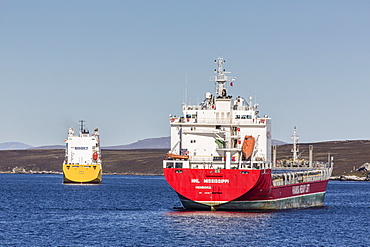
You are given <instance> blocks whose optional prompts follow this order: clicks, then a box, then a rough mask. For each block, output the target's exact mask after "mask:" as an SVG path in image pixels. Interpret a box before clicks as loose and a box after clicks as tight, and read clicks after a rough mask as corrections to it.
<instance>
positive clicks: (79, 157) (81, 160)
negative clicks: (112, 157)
mask: <svg viewBox="0 0 370 247" xmlns="http://www.w3.org/2000/svg"><path fill="white" fill-rule="evenodd" d="M80 122H81V126H80V131H79V134H78V135H74V130H73V128H69V129H68V138H67V140H65V143H66V158H65V164H69V165H94V164H100V163H101V158H100V157H101V155H100V140H99V131H98V129H95V130H94V134H92V135H90V133H89V131H88V130H86V129H85V128H84V126H83V122H84V121H80Z"/></svg>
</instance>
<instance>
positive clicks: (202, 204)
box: [164, 168, 328, 210]
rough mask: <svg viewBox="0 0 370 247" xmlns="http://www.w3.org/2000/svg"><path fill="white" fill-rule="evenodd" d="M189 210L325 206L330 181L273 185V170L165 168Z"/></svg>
mask: <svg viewBox="0 0 370 247" xmlns="http://www.w3.org/2000/svg"><path fill="white" fill-rule="evenodd" d="M164 176H165V178H166V180H167V182H168V183H169V185H170V186H171V187H172V188H173V189H174V190H175V191H176V192H177V193H178V195H179V197H180V199H181V202H182V203H183V205H184V207H186V208H188V209H217V210H222V209H225V210H249V209H250V210H258V209H270V210H275V209H288V208H300V207H312V206H322V205H323V200H324V194H325V191H326V185H327V183H328V180H320V181H314V182H306V183H297V184H289V185H284V186H275V187H274V186H273V183H272V176H271V169H265V170H257V169H251V170H238V169H220V170H218V171H217V170H215V169H184V168H183V169H173V168H164Z"/></svg>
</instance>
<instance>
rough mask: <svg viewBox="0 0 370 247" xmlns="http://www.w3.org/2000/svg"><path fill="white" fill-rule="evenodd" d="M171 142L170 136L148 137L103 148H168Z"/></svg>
mask: <svg viewBox="0 0 370 247" xmlns="http://www.w3.org/2000/svg"><path fill="white" fill-rule="evenodd" d="M170 142H171V138H170V137H159V138H148V139H143V140H139V141H137V142H134V143H131V144H127V145H119V146H109V147H103V149H168V148H170V146H171V145H170Z"/></svg>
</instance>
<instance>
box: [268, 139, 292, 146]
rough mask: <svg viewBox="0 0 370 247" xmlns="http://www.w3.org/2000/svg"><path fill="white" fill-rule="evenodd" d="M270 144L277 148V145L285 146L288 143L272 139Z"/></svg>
mask: <svg viewBox="0 0 370 247" xmlns="http://www.w3.org/2000/svg"><path fill="white" fill-rule="evenodd" d="M271 144H272V146H275V145H276V146H279V145H286V144H289V143H286V142H282V141H278V140H274V139H272V141H271Z"/></svg>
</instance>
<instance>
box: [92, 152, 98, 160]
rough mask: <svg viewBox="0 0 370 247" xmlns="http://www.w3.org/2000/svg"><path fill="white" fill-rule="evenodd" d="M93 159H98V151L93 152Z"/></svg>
mask: <svg viewBox="0 0 370 247" xmlns="http://www.w3.org/2000/svg"><path fill="white" fill-rule="evenodd" d="M93 159H94V160H97V159H98V152H94V153H93Z"/></svg>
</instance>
